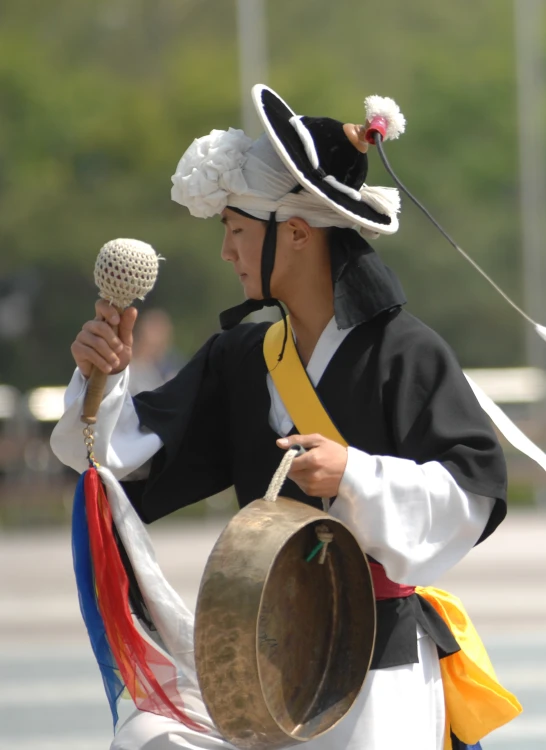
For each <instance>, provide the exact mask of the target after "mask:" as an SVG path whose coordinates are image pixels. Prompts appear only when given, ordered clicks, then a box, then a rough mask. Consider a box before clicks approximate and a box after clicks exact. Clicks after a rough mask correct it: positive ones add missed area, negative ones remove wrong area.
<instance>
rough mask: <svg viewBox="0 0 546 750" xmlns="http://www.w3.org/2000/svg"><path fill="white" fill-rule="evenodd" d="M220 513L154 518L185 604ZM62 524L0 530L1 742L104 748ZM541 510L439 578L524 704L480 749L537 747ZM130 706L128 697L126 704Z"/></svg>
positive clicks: (542, 718)
mask: <svg viewBox="0 0 546 750" xmlns="http://www.w3.org/2000/svg"><path fill="white" fill-rule="evenodd" d="M220 528H221V527H220V526H219V525H218V523H208V524H201V525H197V524H188V525H185V526H184V527H182V526H179V525H178V526H176V527H175V528H169V527H168V526H165V525H163V526H162V525H159V524H158V525H156V527H152V528H151V532H152V536H153V539H154V543H155V546H156V551H157V555H158V558H159V561H160V564H161V565H162V567H163V570H164V572H165V575H166V576H167V578H168V579H169V580H170V581H171V583H172V584H173V585H174V586H175V588H176V589H177V590H178V591H179V592H180V593H181V595H182V596H183V597H184V598H185V599H186V601H187V602H188V603H190V604H191V605H192V606H193V604H194V602H195V597H196V592H197V586H198V584H199V580H200V576H201V573H202V570H203V566H204V564H205V561H206V558H207V556H208V553H209V551H210V549H211V547H212V545H213V543H214V540H215V539H216V538H217V536H218V533H219V531H220ZM70 554H71V553H70V540H69V534H68V531H67V530H60V531H55V532H51V531H42V532H38V531H35V532H32V533H26V534H11V535H2V534H0V750H104V749H105V748H108V745H109V741H110V738H111V735H112V730H111V724H110V717H109V711H108V708H107V705H106V700H105V698H104V695H103V691H102V685H101V681H100V677H99V674H98V670H97V667H96V665H95V663H94V661H93V657H92V656H91V652H90V648H89V646H88V645H87V640H86V638H87V636H86V634H85V631H84V628H83V625H82V623H81V619H80V614H79V610H78V605H77V599H76V592H75V586H74V583H73V577H72V572H71V557H70ZM545 573H546V515H536V514H525V515H512V517H511V518H510V519H509V520H508V521H506V522H505V523H504V524H503V525H502V526H501V528H500V529H499V530H498V532H497V533H496V534H495V535H494V536H493V537H492V539H490V540H489V541H488V542H486V543H485V544H483V545H481V546H480V547H478V548H477V549H476V550H474V551H473V553H472V554H471V555H470V556H469V557H468V558H467V559H466V560H464V561H463V562H462V563H461V564H460V565H458V566H457V568H455V569H454V570H453V571H451V572H450V574H449V575H447V576H445V578H444V579H443V580H442V581H439V582H438V585H439V586H441V587H443V588H446V589H449V590H450V591H453V592H454V593H457V594H458V595H459V596H461V598H462V599H463V600H464V602H465V605H466V607H467V609H468V610H469V612H470V614H471V615H472V618H473V621H474V623H475V624H476V626H477V627H478V629H479V630H480V633H481V635H482V637H483V639H484V641H485V643H486V645H487V647H488V649H489V652H490V655H491V656H492V659H493V662H494V664H495V666H496V668H497V672H498V674H499V676H500V678H501V680H502V681H503V682H504V684H505V685H506V687H507V688H509V689H511V690H513V691H514V692H515V693H516V694H517V695H518V697H519V698H520V700H521V702H522V704H523V706H524V709H525V712H524V714H523V715H522V716H521V717H520V718H518V719H517V720H516V721H514V722H513V723H512V724H511V725H509V726H508V727H506V728H505V729H503V730H500V731H498V732H497V733H496V735H495V736H494V737H491V738H490V739H489V740H486V741H484V743H483V747H484V750H488V749H490V750H538V749H539V748H542V749H544V748H546V582H545ZM128 708H129V706H128Z"/></svg>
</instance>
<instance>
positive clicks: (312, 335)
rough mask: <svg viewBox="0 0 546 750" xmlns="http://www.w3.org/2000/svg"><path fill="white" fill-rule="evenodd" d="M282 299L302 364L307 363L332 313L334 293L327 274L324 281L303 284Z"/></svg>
mask: <svg viewBox="0 0 546 750" xmlns="http://www.w3.org/2000/svg"><path fill="white" fill-rule="evenodd" d="M284 301H285V303H286V306H287V307H288V312H289V313H290V322H291V324H292V329H293V331H294V334H295V336H296V347H297V350H298V353H299V355H300V357H301V359H302V362H303V363H304V365H307V364H308V362H309V360H310V359H311V355H312V354H313V351H314V349H315V346H316V345H317V342H318V340H319V338H320V336H321V334H322V332H323V331H324V329H325V328H326V326H327V325H328V323H329V322H330V320H331V318H332V316H333V314H334V295H333V290H332V282H331V279H330V276H329V274H328V277H327V278H326V283H322V284H318V285H317V284H314V285H312V284H307V285H304V286H302V287H300V289H299V290H298V292H297V294H294V295H293V296H292V298H291V299H286V300H284Z"/></svg>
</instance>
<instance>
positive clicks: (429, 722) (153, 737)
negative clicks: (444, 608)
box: [110, 636, 445, 750]
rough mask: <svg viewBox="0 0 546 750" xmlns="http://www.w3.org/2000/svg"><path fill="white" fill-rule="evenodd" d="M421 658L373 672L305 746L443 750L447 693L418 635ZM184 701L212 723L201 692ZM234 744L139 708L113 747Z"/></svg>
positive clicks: (153, 749)
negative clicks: (339, 715)
mask: <svg viewBox="0 0 546 750" xmlns="http://www.w3.org/2000/svg"><path fill="white" fill-rule="evenodd" d="M417 645H418V653H419V661H418V662H417V663H416V664H407V665H405V666H403V667H392V668H389V669H376V670H372V671H371V672H369V673H368V676H367V677H366V681H365V683H364V687H363V688H362V690H361V692H360V694H359V695H358V697H357V699H356V701H355V703H354V705H353V707H352V708H351V710H350V711H349V713H348V714H347V715H346V716H345V717H344V718H343V719H342V721H341V722H340V723H339V724H338V725H337V726H335V727H334V728H333V729H331V730H330V731H329V732H326V733H325V734H323V735H322V736H320V737H317V738H316V739H314V740H309V741H308V742H305V743H298V745H299V746H301V747H302V748H305V750H396V749H397V748H404V750H442V748H443V738H444V723H445V710H444V693H443V690H442V678H441V674H440V665H439V662H438V656H437V652H436V646H435V645H434V643H433V642H432V641H431V639H430V638H429V637H428V636H423V637H421V638H419V640H418V642H417ZM186 695H187V694H186V693H185V694H184V701H185V706H186V708H190V709H194V710H193V711H191V712H190V711H188V713H190V716H191V718H192V719H195V720H196V721H201V722H202V723H203V724H204V725H205V726H210V719H209V717H208V714H207V713H206V709H205V707H204V705H203V704H202V703H201V705H200V708H199V703H198V698H197V696H196V697H195V698H193V696H192V697H191V698H190V700H187V699H186ZM177 747H185V748H189V749H190V750H214V749H215V748H218V750H232V745H230V744H229V743H228V742H225V741H224V740H219V739H218V737H217V735H213V736H210V735H199V734H198V733H197V732H194V731H192V730H191V729H188V728H187V727H185V726H184V725H183V724H180V723H178V722H176V721H174V720H172V719H166V718H165V717H163V716H156V715H155V714H151V713H146V712H143V711H136V712H135V713H134V714H133V715H132V716H131V717H129V719H128V720H127V722H126V723H125V724H124V725H123V726H122V727H121V729H120V730H119V731H118V733H117V734H116V736H115V738H114V741H113V743H112V746H111V749H110V750H173V749H174V748H177Z"/></svg>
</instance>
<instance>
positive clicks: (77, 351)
mask: <svg viewBox="0 0 546 750" xmlns="http://www.w3.org/2000/svg"><path fill="white" fill-rule="evenodd" d="M70 351H71V352H72V356H73V357H74V360H75V361H76V364H77V365H78V367H79V368H80V370H81V372H82V374H83V375H84V376H85V377H86V378H88V377H89V375H90V374H91V370H92V368H93V366H95V367H97V368H98V369H99V370H100V371H101V372H104V373H106V374H107V375H109V374H110V373H111V372H112V370H113V369H114V367H116V366H117V365H118V364H119V360H117V358H114V357H110V356H109V357H103V356H102V355H101V354H99V352H98V351H97V350H96V349H95V348H93V347H92V346H87V345H86V344H84V343H82V342H81V341H79V340H78V339H76V341H74V343H73V344H72V346H71V347H70ZM110 363H111V364H110Z"/></svg>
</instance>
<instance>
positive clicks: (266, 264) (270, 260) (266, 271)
mask: <svg viewBox="0 0 546 750" xmlns="http://www.w3.org/2000/svg"><path fill="white" fill-rule="evenodd" d="M276 254H277V215H276V212H275V211H272V212H271V214H270V215H269V221H268V222H267V228H266V230H265V237H264V243H263V245H262V294H263V297H264V299H270V298H271V277H272V275H273V269H274V267H275V255H276Z"/></svg>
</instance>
